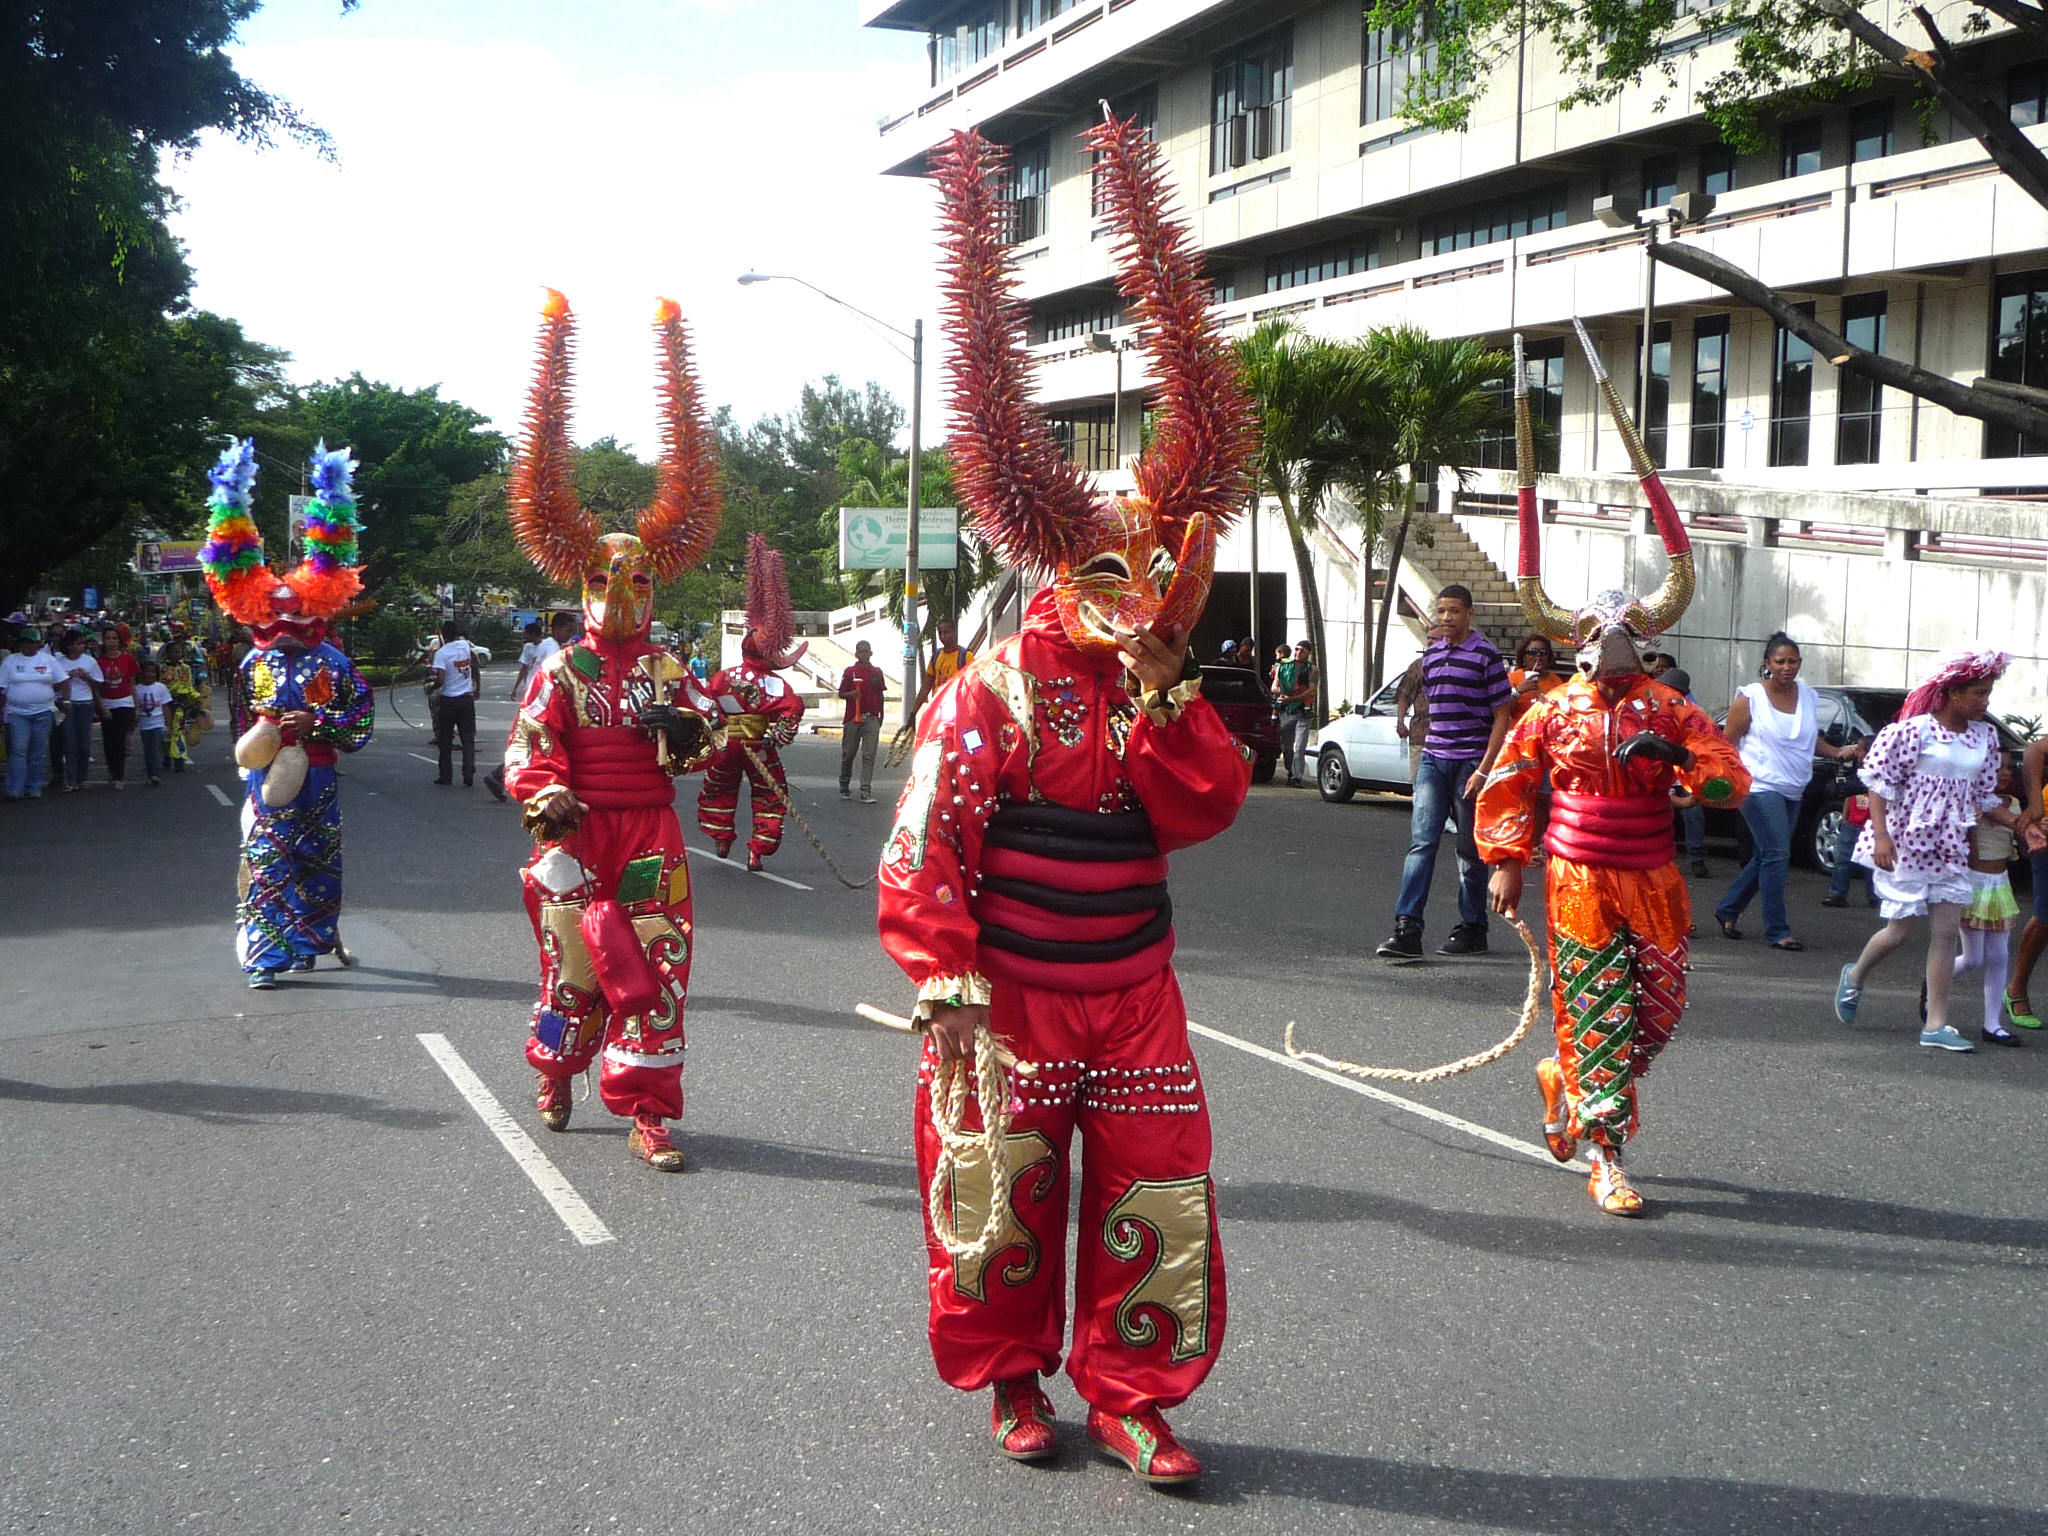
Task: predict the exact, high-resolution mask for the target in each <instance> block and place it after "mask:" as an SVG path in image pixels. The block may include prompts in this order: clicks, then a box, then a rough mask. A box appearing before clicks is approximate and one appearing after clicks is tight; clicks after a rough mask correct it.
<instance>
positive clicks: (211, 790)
mask: <svg viewBox="0 0 2048 1536" xmlns="http://www.w3.org/2000/svg"><path fill="white" fill-rule="evenodd" d="M206 792H207V793H208V794H209V795H211V796H213V798H214V799H216V800H218V801H219V802H220V803H221V804H222V805H224V806H226V807H227V808H228V809H229V810H231V811H232V810H233V809H234V808H235V802H234V801H232V800H230V799H229V798H228V797H227V794H226V792H225V791H224V790H222V789H221V787H220V786H219V785H218V784H209V785H207V786H206Z"/></svg>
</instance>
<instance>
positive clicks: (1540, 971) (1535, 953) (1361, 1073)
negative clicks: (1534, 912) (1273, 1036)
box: [1286, 917, 1549, 1083]
mask: <svg viewBox="0 0 2048 1536" xmlns="http://www.w3.org/2000/svg"><path fill="white" fill-rule="evenodd" d="M1508 922H1509V924H1510V925H1511V926H1512V927H1513V928H1514V930H1515V932H1516V933H1518V934H1520V935H1521V936H1522V943H1523V944H1524V945H1525V946H1526V947H1527V949H1528V951H1529V994H1528V996H1527V997H1525V998H1523V999H1522V1016H1521V1018H1520V1019H1518V1020H1516V1021H1515V1027H1514V1030H1513V1032H1512V1033H1510V1034H1509V1035H1508V1037H1507V1038H1506V1039H1504V1040H1502V1041H1500V1042H1499V1043H1498V1044H1496V1045H1492V1046H1489V1047H1488V1048H1487V1049H1485V1050H1483V1051H1481V1052H1479V1053H1478V1054H1477V1055H1474V1056H1464V1057H1461V1058H1459V1059H1458V1060H1457V1061H1447V1062H1445V1063H1444V1064H1443V1065H1442V1066H1440V1067H1431V1068H1429V1069H1428V1070H1427V1071H1423V1072H1412V1071H1410V1070H1408V1069H1407V1068H1406V1067H1364V1066H1360V1065H1359V1064H1358V1063H1357V1062H1355V1061H1339V1060H1338V1059H1337V1058H1336V1057H1334V1056H1324V1055H1322V1054H1321V1053H1320V1052H1317V1051H1304V1050H1301V1049H1300V1048H1298V1047H1297V1046H1296V1045H1295V1043H1294V1021H1293V1020H1292V1019H1290V1020H1288V1022H1287V1039H1286V1046H1287V1054H1288V1056H1290V1057H1291V1058H1292V1059H1294V1060H1295V1061H1305V1062H1308V1063H1309V1064H1310V1065H1312V1066H1318V1067H1326V1068H1328V1069H1329V1070H1330V1071H1332V1072H1342V1073H1343V1074H1344V1075H1345V1076H1346V1077H1363V1078H1378V1079H1381V1080H1383V1081H1387V1082H1395V1083H1440V1082H1442V1081H1443V1080H1444V1079H1445V1078H1449V1077H1462V1076H1463V1075H1464V1074H1465V1073H1467V1072H1476V1071H1477V1070H1478V1069H1479V1068H1481V1067H1486V1066H1491V1065H1492V1064H1493V1063H1494V1062H1496V1061H1499V1060H1500V1059H1501V1057H1503V1056H1505V1055H1507V1053H1508V1052H1509V1051H1512V1050H1513V1049H1514V1048H1515V1047H1516V1046H1518V1045H1520V1044H1521V1043H1522V1041H1523V1040H1524V1039H1526V1038H1527V1036H1528V1034H1529V1030H1530V1028H1531V1027H1532V1026H1533V1025H1534V1024H1535V1022H1536V1015H1537V1014H1538V1013H1539V1012H1541V1011H1542V1007H1543V984H1544V982H1545V981H1546V980H1548V979H1549V978H1548V972H1547V971H1546V969H1545V967H1544V964H1543V951H1542V950H1541V949H1539V948H1538V947H1537V944H1536V936H1535V935H1534V934H1532V933H1530V932H1529V927H1528V925H1527V924H1526V923H1524V922H1523V921H1522V920H1521V919H1520V918H1519V917H1510V918H1509V919H1508Z"/></svg>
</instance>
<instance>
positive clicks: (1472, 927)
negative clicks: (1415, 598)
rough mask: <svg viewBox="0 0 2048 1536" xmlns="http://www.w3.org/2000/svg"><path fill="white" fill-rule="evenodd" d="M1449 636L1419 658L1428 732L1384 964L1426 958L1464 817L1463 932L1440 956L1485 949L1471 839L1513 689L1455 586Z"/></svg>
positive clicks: (1464, 594)
mask: <svg viewBox="0 0 2048 1536" xmlns="http://www.w3.org/2000/svg"><path fill="white" fill-rule="evenodd" d="M1436 622H1437V626H1438V628H1439V629H1441V631H1442V637H1441V638H1440V639H1437V640H1433V641H1431V642H1430V644H1429V647H1428V649H1427V650H1425V651H1424V652H1423V653H1422V692H1423V695H1424V696H1425V697H1426V698H1427V699H1428V700H1429V735H1428V738H1427V739H1426V740H1425V741H1424V743H1423V747H1422V762H1421V764H1420V765H1419V766H1418V767H1417V769H1416V773H1415V808H1414V811H1413V812H1412V813H1411V815H1410V816H1409V821H1408V857H1407V860H1406V862H1405V863H1404V864H1403V865H1402V868H1401V893H1400V896H1399V897H1398V899H1397V900H1396V902H1395V905H1394V932H1393V935H1392V936H1391V937H1390V938H1388V939H1387V940H1386V941H1385V942H1384V943H1383V944H1381V945H1380V947H1379V949H1378V950H1377V951H1376V953H1377V954H1378V955H1379V956H1380V958H1381V959H1384V960H1419V959H1421V958H1422V915H1423V910H1424V908H1426V907H1427V906H1428V904H1429V887H1430V882H1431V880H1432V879H1433V878H1434V877H1435V875H1436V854H1437V848H1438V846H1439V845H1440V844H1441V843H1442V842H1443V836H1444V823H1445V822H1447V821H1449V820H1450V819H1451V816H1452V814H1453V813H1454V812H1455V814H1456V816H1457V821H1458V926H1457V927H1455V928H1453V929H1452V930H1451V935H1450V937H1449V938H1448V939H1446V940H1445V941H1444V943H1443V944H1442V946H1441V947H1440V948H1439V949H1438V950H1437V953H1438V954H1440V955H1483V954H1485V953H1486V881H1487V874H1486V865H1485V864H1483V863H1482V862H1481V861H1480V858H1479V848H1478V845H1477V844H1476V843H1475V842H1474V841H1473V837H1472V828H1473V806H1474V803H1475V801H1476V799H1477V797H1478V794H1479V787H1480V785H1481V784H1483V783H1484V782H1485V781H1486V775H1487V772H1488V771H1489V770H1490V769H1491V768H1492V767H1493V760H1494V757H1495V755H1496V754H1497V753H1499V751H1500V744H1501V740H1502V738H1503V737H1505V736H1506V735H1507V732H1508V704H1509V701H1510V699H1512V697H1513V690H1512V689H1511V688H1510V687H1509V686H1508V669H1507V665H1506V663H1504V662H1503V661H1502V660H1501V655H1500V651H1499V649H1498V647H1496V646H1495V645H1494V643H1493V642H1492V641H1491V640H1489V639H1487V638H1486V636H1484V635H1482V634H1481V633H1479V631H1478V630H1476V629H1474V628H1473V627H1472V591H1471V589H1470V588H1469V587H1465V586H1461V585H1459V584H1457V583H1455V582H1453V583H1452V584H1451V585H1450V586H1448V587H1445V588H1444V589H1443V590H1442V591H1441V592H1439V593H1437V596H1436Z"/></svg>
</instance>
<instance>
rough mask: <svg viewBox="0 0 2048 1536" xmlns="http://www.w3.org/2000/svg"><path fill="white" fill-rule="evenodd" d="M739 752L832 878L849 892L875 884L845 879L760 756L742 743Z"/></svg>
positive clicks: (870, 880) (873, 878)
mask: <svg viewBox="0 0 2048 1536" xmlns="http://www.w3.org/2000/svg"><path fill="white" fill-rule="evenodd" d="M740 750H741V751H742V752H744V753H746V754H747V761H748V762H750V763H752V764H753V765H754V771H755V772H756V773H758V774H760V775H761V778H762V781H763V782H765V783H766V784H767V786H768V787H769V788H770V789H772V790H773V791H775V798H776V799H778V800H780V801H781V802H782V814H783V815H785V816H787V817H789V819H790V820H792V821H794V822H795V823H796V824H797V829H798V830H799V831H801V832H802V833H803V835H804V836H805V837H806V838H808V839H809V840H810V844H811V846H812V847H813V848H815V849H817V850H818V857H819V858H821V859H823V860H824V861H825V867H826V868H827V869H829V870H831V871H832V878H833V879H835V880H837V881H838V882H839V883H840V884H841V885H843V886H845V887H846V888H847V889H848V890H849V891H860V890H865V889H867V887H869V886H871V885H873V884H874V883H875V877H874V876H873V875H869V876H868V877H867V879H865V880H849V879H847V878H846V876H845V874H844V873H843V872H842V871H841V870H840V868H839V866H838V865H837V864H836V863H834V862H833V860H832V855H831V854H829V853H827V852H826V851H825V845H824V844H823V843H821V842H819V841H818V834H817V833H815V832H813V831H812V830H811V824H810V823H809V822H808V821H805V820H804V813H803V812H802V811H800V810H798V809H797V808H796V804H795V802H794V801H792V800H791V799H790V798H789V793H788V791H787V790H785V789H784V788H783V787H782V786H781V785H780V784H778V783H776V782H775V776H774V775H773V774H772V773H770V772H769V771H768V765H767V764H766V763H764V762H762V761H761V758H760V755H759V754H758V753H756V752H755V751H754V749H753V747H752V746H751V745H750V744H749V743H747V742H744V741H743V742H741V743H740Z"/></svg>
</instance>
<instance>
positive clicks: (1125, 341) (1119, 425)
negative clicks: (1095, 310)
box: [1088, 331, 1138, 469]
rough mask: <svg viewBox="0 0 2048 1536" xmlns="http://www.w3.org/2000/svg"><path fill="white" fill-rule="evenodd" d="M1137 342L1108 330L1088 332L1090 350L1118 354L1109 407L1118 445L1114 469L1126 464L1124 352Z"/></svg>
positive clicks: (1114, 456) (1112, 430) (1110, 431)
mask: <svg viewBox="0 0 2048 1536" xmlns="http://www.w3.org/2000/svg"><path fill="white" fill-rule="evenodd" d="M1137 344H1138V343H1137V341H1136V339H1135V338H1127V337H1120V336H1112V335H1111V334H1110V333H1109V332H1108V331H1090V332H1089V333H1088V350H1089V351H1090V352H1114V353H1115V354H1116V394H1115V395H1113V396H1112V397H1111V400H1110V407H1109V435H1110V440H1111V441H1112V442H1114V443H1115V445H1116V447H1115V450H1114V451H1113V452H1112V453H1111V455H1110V457H1111V458H1113V459H1114V460H1115V461H1116V462H1115V463H1114V464H1112V465H1111V466H1110V467H1111V468H1112V469H1122V468H1123V465H1124V354H1125V353H1126V352H1128V351H1130V350H1131V348H1133V347H1135V346H1136V345H1137Z"/></svg>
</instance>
